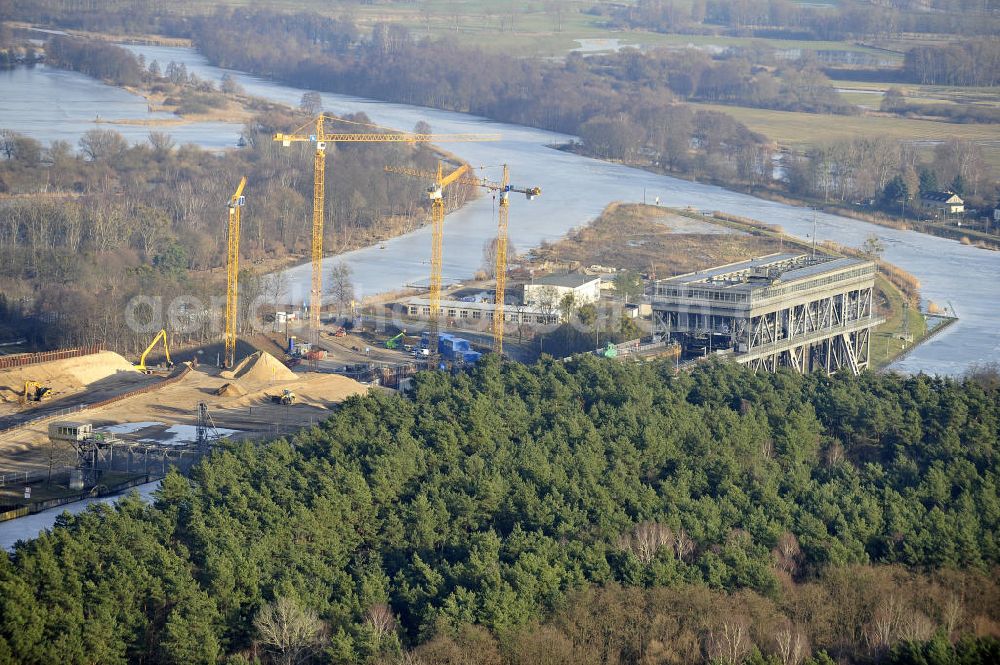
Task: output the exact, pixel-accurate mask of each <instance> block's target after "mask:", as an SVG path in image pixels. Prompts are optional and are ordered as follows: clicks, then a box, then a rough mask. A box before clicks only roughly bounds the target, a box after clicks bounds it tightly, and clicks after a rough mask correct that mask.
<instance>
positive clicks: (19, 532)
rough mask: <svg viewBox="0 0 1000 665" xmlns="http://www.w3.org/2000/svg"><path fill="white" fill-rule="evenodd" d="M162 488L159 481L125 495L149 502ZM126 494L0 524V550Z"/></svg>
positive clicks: (135, 488) (136, 487) (76, 503)
mask: <svg viewBox="0 0 1000 665" xmlns="http://www.w3.org/2000/svg"><path fill="white" fill-rule="evenodd" d="M159 486H160V481H159V480H157V481H156V482H153V483H145V484H144V485H136V486H135V487H133V488H132V489H130V490H129V491H128V492H126V493H125V494H128V493H131V492H138V494H139V496H140V497H142V498H143V499H144V500H146V501H149V500H150V497H152V495H153V492H154V491H155V490H156V488H157V487H159ZM122 496H124V494H119V495H117V496H106V497H101V498H99V499H84V500H83V501H76V502H75V503H68V504H66V505H65V506H59V507H58V508H50V509H48V510H43V511H42V512H40V513H35V514H34V515H28V516H27V517H19V518H17V519H16V520H8V521H6V522H0V548H3V549H5V550H7V551H8V552H9V551H11V550H13V549H14V545H15V544H16V543H17V541H19V540H28V539H30V538H35V537H37V536H38V534H39V533H41V532H42V530H44V529H51V528H52V525H53V524H55V522H56V518H57V517H59V516H60V515H62V514H63V513H64V512H67V513H69V514H71V515H76V514H77V513H82V512H83V511H84V510H86V509H87V508H88V507H89V506H92V505H94V504H96V503H110V502H112V501H117V500H118V499H120V498H121V497H122Z"/></svg>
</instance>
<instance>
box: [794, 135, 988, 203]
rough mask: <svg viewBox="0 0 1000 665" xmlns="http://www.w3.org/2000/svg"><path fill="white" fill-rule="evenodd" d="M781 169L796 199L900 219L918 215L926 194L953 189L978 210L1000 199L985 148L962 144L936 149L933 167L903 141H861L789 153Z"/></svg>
mask: <svg viewBox="0 0 1000 665" xmlns="http://www.w3.org/2000/svg"><path fill="white" fill-rule="evenodd" d="M782 166H783V168H784V176H783V179H784V181H785V182H786V183H787V187H788V191H789V192H790V193H792V194H793V195H796V196H802V197H807V198H819V199H822V200H824V201H840V202H844V203H861V204H864V205H867V206H874V207H879V208H882V209H884V210H886V211H888V212H893V213H896V214H899V213H900V212H901V211H902V212H905V211H907V210H909V212H910V213H911V214H913V213H915V212H916V206H918V205H919V197H920V195H921V194H924V193H927V192H938V191H942V190H945V189H948V190H951V191H953V192H955V193H957V194H959V195H960V196H962V197H964V198H965V199H966V201H967V203H969V204H970V205H973V206H987V205H991V204H992V203H993V202H994V201H995V197H996V195H997V189H996V188H997V183H996V182H995V180H994V178H993V172H992V168H991V167H990V166H989V164H988V163H987V162H986V160H985V158H984V156H983V153H982V149H981V148H980V147H979V146H978V145H976V144H974V143H971V142H968V141H962V140H959V139H950V140H948V141H945V142H943V143H940V144H938V145H937V146H935V147H934V156H933V158H932V160H931V162H930V163H924V162H923V161H922V160H921V159H920V157H919V156H918V154H917V152H916V150H915V149H914V147H913V146H911V145H909V144H906V143H904V142H901V141H897V140H894V139H885V138H859V139H852V140H844V141H836V142H833V143H828V144H825V145H820V146H817V147H815V148H812V149H810V150H808V151H806V152H805V153H804V154H801V155H793V154H787V155H785V156H784V159H783V160H782Z"/></svg>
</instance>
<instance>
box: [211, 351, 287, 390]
mask: <svg viewBox="0 0 1000 665" xmlns="http://www.w3.org/2000/svg"><path fill="white" fill-rule="evenodd" d="M221 376H222V378H224V379H239V380H240V381H241V382H242V383H244V384H257V385H260V384H265V383H274V382H278V381H294V380H295V379H297V378H299V377H298V376H297V375H296V374H295V372H293V371H292V370H290V369H288V368H287V367H285V366H284V365H283V364H282V363H281V361H280V360H278V359H277V358H275V357H274V356H272V355H271V354H270V353H268V352H267V351H257V352H256V353H254V354H252V355H249V356H247V357H246V358H244V359H243V362H241V363H240V364H239V365H237V366H236V367H234V368H233V369H232V370H231V371H229V372H223V373H222V374H221Z"/></svg>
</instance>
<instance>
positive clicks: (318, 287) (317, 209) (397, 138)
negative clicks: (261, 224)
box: [274, 114, 500, 341]
mask: <svg viewBox="0 0 1000 665" xmlns="http://www.w3.org/2000/svg"><path fill="white" fill-rule="evenodd" d="M327 120H331V121H335V122H343V123H347V124H353V125H361V124H365V123H357V122H351V121H348V120H344V119H342V118H337V117H334V116H327V115H323V114H320V115H318V116H317V117H316V119H315V123H316V128H315V133H314V134H302V133H291V134H284V133H280V132H279V133H277V134H275V135H274V140H275V141H280V142H281V145H283V146H285V147H287V146H290V145H291V144H292V143H293V142H301V141H308V142H311V143H314V144H315V145H316V153H315V155H314V158H313V225H312V286H311V289H310V293H309V329H310V331H311V333H312V336H313V341H315V340H316V337H317V336H318V334H319V326H320V321H319V315H320V309H321V308H322V304H323V222H324V218H323V198H324V196H325V184H326V144H327V143H340V142H345V143H372V142H393V143H455V142H463V141H499V140H500V135H499V134H413V133H408V132H395V131H385V132H381V133H357V134H354V133H346V134H345V133H340V134H337V133H329V134H328V133H327V132H326V128H325V123H326V121H327ZM310 122H313V121H310ZM369 126H372V125H369ZM304 128H305V126H303V127H301V128H299V129H298V130H296V132H301V131H302V130H303V129H304ZM383 129H384V128H383Z"/></svg>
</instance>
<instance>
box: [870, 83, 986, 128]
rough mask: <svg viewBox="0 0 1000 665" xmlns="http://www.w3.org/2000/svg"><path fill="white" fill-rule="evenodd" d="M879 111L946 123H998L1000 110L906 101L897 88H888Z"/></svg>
mask: <svg viewBox="0 0 1000 665" xmlns="http://www.w3.org/2000/svg"><path fill="white" fill-rule="evenodd" d="M879 110H880V111H886V112H888V113H895V114H896V115H901V116H911V117H912V116H918V117H919V116H922V117H929V116H933V117H937V118H940V119H942V120H945V121H947V122H962V123H965V122H982V123H1000V108H997V107H995V106H989V105H986V104H935V103H917V102H912V101H908V100H907V98H906V95H905V94H904V93H903V91H902V90H900V89H899V88H889V89H888V90H886V92H885V95H884V96H883V97H882V103H881V104H880V105H879Z"/></svg>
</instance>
